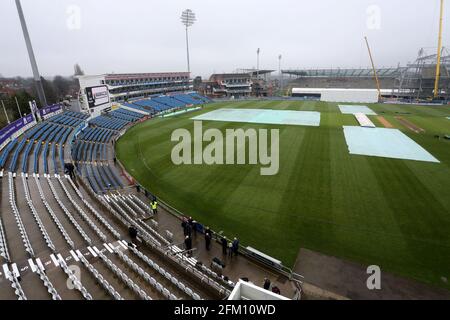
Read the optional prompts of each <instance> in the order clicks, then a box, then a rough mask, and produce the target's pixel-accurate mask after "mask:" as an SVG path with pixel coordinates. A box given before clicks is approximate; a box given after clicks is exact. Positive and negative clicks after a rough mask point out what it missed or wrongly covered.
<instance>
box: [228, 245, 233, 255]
mask: <svg viewBox="0 0 450 320" xmlns="http://www.w3.org/2000/svg"><path fill="white" fill-rule="evenodd" d="M228 256H229V257H230V258H232V257H233V242H231V241H230V242H229V243H228Z"/></svg>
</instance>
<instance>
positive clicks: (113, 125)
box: [89, 116, 131, 131]
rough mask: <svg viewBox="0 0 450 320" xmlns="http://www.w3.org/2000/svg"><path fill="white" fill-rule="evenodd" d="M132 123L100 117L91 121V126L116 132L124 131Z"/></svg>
mask: <svg viewBox="0 0 450 320" xmlns="http://www.w3.org/2000/svg"><path fill="white" fill-rule="evenodd" d="M130 122H131V121H125V120H122V119H117V118H111V117H106V116H98V117H96V118H94V119H92V120H91V121H89V123H90V124H91V125H95V126H97V127H102V128H106V129H111V130H116V131H119V130H122V129H123V128H124V127H125V126H126V125H127V124H129V123H130Z"/></svg>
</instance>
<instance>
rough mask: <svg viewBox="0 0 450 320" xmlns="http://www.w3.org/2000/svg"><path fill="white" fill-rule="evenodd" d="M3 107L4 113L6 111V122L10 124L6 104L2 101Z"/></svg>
mask: <svg viewBox="0 0 450 320" xmlns="http://www.w3.org/2000/svg"><path fill="white" fill-rule="evenodd" d="M2 106H3V111H5V116H6V121H8V124H10V123H11V121H9V117H8V112H6V108H5V104H4V103H3V100H2Z"/></svg>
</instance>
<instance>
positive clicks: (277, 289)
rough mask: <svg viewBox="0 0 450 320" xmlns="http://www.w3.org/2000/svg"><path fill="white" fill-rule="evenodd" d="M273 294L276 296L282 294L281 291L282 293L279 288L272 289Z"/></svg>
mask: <svg viewBox="0 0 450 320" xmlns="http://www.w3.org/2000/svg"><path fill="white" fill-rule="evenodd" d="M272 292H273V293H276V294H281V291H280V289H279V288H278V287H277V286H275V287H273V288H272Z"/></svg>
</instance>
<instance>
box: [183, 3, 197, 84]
mask: <svg viewBox="0 0 450 320" xmlns="http://www.w3.org/2000/svg"><path fill="white" fill-rule="evenodd" d="M195 21H197V19H196V18H195V13H194V12H193V11H192V10H191V9H186V10H184V11H183V13H182V14H181V22H182V23H183V24H184V25H185V27H186V51H187V66H188V73H189V77H190V74H191V64H190V61H189V33H188V29H189V27H191V26H193V25H194V23H195Z"/></svg>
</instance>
